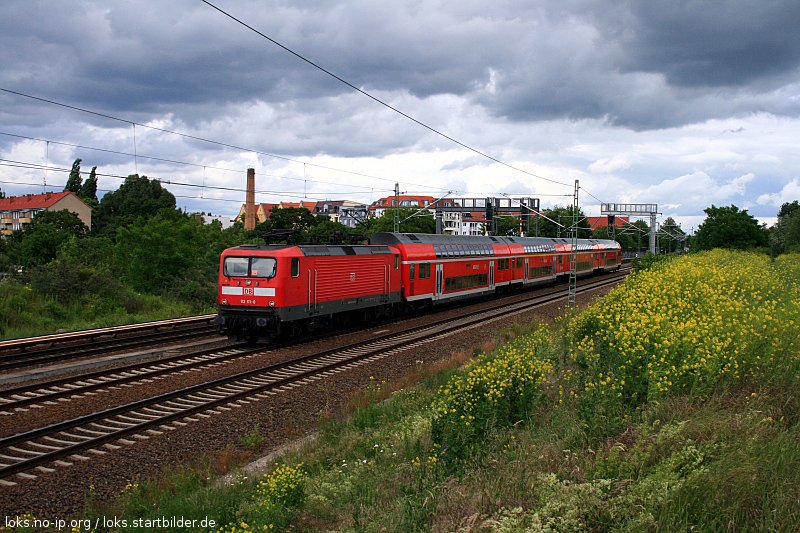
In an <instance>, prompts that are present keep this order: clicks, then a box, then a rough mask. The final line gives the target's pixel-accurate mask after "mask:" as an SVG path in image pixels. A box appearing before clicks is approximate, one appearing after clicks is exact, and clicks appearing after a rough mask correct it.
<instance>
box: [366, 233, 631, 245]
mask: <svg viewBox="0 0 800 533" xmlns="http://www.w3.org/2000/svg"><path fill="white" fill-rule="evenodd" d="M369 242H370V244H434V245H436V244H480V245H484V246H485V245H487V244H521V245H523V246H536V247H542V246H554V245H556V244H570V243H571V242H572V241H571V239H567V238H550V237H483V236H473V235H435V234H430V233H376V234H374V235H373V236H372V237H370V239H369ZM578 244H579V246H580V247H583V246H585V245H591V244H599V245H602V246H604V247H611V248H617V247H618V246H619V244H618V243H617V241H612V240H610V239H578Z"/></svg>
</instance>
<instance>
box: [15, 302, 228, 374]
mask: <svg viewBox="0 0 800 533" xmlns="http://www.w3.org/2000/svg"><path fill="white" fill-rule="evenodd" d="M214 316H215V315H202V316H197V317H187V318H181V319H174V320H163V321H158V322H146V323H143V324H132V325H128V326H116V327H110V328H101V329H93V330H86V331H75V332H70V333H59V334H55V335H45V336H41V337H29V338H25V339H13V340H8V341H0V372H2V371H5V370H12V369H18V368H24V367H29V366H35V365H45V364H50V363H55V362H60V361H65V360H69V359H76V358H80V357H88V356H93V355H98V354H102V353H106V352H109V351H112V350H122V349H131V348H137V347H142V346H148V345H152V344H155V343H160V342H171V341H176V340H187V339H193V338H197V337H203V336H208V335H212V334H213V333H214V331H215V329H214V326H213V324H212V321H213V319H214Z"/></svg>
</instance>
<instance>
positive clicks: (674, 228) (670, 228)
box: [658, 217, 686, 253]
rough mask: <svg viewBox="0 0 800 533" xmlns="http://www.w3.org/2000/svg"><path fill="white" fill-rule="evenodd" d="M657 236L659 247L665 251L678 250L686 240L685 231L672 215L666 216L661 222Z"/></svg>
mask: <svg viewBox="0 0 800 533" xmlns="http://www.w3.org/2000/svg"><path fill="white" fill-rule="evenodd" d="M658 237H659V241H660V245H659V248H660V249H661V251H662V252H665V253H672V252H677V251H680V249H681V248H682V247H683V243H685V242H686V239H685V237H686V233H685V232H684V231H683V230H682V229H681V227H680V226H679V225H678V223H677V222H675V220H674V219H673V218H672V217H667V218H666V219H665V220H664V223H663V224H661V230H660V231H659V232H658Z"/></svg>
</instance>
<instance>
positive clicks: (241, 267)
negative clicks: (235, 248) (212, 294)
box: [223, 257, 278, 278]
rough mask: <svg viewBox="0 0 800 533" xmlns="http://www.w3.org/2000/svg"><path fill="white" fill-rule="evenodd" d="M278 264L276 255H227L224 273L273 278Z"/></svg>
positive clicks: (227, 274) (234, 275) (236, 275)
mask: <svg viewBox="0 0 800 533" xmlns="http://www.w3.org/2000/svg"><path fill="white" fill-rule="evenodd" d="M277 264H278V262H277V261H276V260H275V258H274V257H226V258H225V263H224V265H223V273H224V274H225V275H226V276H228V277H248V276H249V277H253V278H272V277H274V276H275V268H276V265H277Z"/></svg>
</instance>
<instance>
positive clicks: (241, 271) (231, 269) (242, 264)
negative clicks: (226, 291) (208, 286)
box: [222, 257, 250, 277]
mask: <svg viewBox="0 0 800 533" xmlns="http://www.w3.org/2000/svg"><path fill="white" fill-rule="evenodd" d="M249 266H250V260H249V259H248V258H246V257H226V258H225V263H224V265H223V268H222V271H223V273H224V274H225V275H226V276H228V277H230V276H246V275H247V270H248V268H249Z"/></svg>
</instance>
